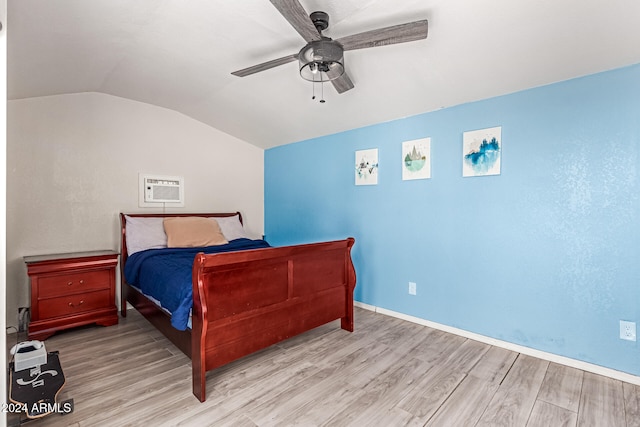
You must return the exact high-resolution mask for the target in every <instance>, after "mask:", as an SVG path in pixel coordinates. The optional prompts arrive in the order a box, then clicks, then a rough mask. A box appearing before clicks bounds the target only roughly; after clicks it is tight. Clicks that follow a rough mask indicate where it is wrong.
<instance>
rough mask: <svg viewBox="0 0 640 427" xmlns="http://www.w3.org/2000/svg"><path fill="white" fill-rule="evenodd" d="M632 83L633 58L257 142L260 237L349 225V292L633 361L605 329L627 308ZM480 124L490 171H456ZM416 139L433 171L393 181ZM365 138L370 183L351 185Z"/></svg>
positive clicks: (583, 354) (632, 254)
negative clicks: (496, 156)
mask: <svg viewBox="0 0 640 427" xmlns="http://www.w3.org/2000/svg"><path fill="white" fill-rule="evenodd" d="M639 81H640V65H636V66H632V67H627V68H623V69H618V70H613V71H610V72H606V73H601V74H597V75H592V76H587V77H583V78H579V79H574V80H570V81H566V82H562V83H558V84H554V85H550V86H545V87H541V88H536V89H532V90H528V91H524V92H519V93H515V94H512V95H508V96H502V97H498V98H493V99H489V100H485V101H480V102H476V103H471V104H466V105H462V106H457V107H452V108H446V109H442V110H439V111H436V112H431V113H426V114H423V115H419V116H414V117H410V118H406V119H401V120H396V121H392V122H389V123H382V124H379V125H375V126H370V127H366V128H362V129H356V130H353V131H349V132H344V133H340V134H336V135H331V136H327V137H323V138H318V139H316V140H310V141H303V142H299V143H296V144H291V145H287V146H282V147H278V148H273V149H270V150H267V151H266V152H265V229H266V234H267V239H268V240H270V242H271V243H275V244H287V243H298V242H305V241H316V240H324V239H331V238H338V237H340V238H341V237H344V236H354V237H355V238H356V246H355V249H354V259H355V263H356V269H357V274H358V285H357V288H356V299H357V300H359V301H362V302H364V303H367V304H372V305H375V306H380V307H384V308H387V309H390V310H394V311H397V312H401V313H405V314H408V315H412V316H416V317H420V318H423V319H428V320H431V321H435V322H438V323H441V324H445V325H450V326H453V327H457V328H461V329H464V330H468V331H471V332H475V333H479V334H482V335H485V336H489V337H494V338H498V339H501V340H504V341H508V342H513V343H516V344H520V345H524V346H528V347H532V348H535V349H539V350H542V351H547V352H551V353H555V354H558V355H562V356H567V357H570V358H574V359H578V360H583V361H586V362H590V363H594V364H598V365H602V366H606V367H609V368H613V369H617V370H620V371H624V372H628V373H631V374H635V375H640V357H639V354H638V345H637V343H635V342H629V341H622V340H620V339H619V338H618V332H619V323H618V322H619V320H621V319H622V320H632V321H640V308H639V305H638V304H639V302H640V267H639V265H640V245H639V244H638V242H640V227H638V225H639V224H640V200H639V196H638V194H639V193H640V177H639V166H640V122H639V120H640V85H639V84H638V82H639ZM424 96H428V93H425V94H424ZM354 114H357V113H356V112H354ZM494 126H502V139H503V152H502V172H501V174H500V175H499V176H488V177H474V178H463V177H462V134H463V132H464V131H469V130H476V129H483V128H489V127H494ZM422 137H431V155H432V160H431V172H432V178H431V179H428V180H418V181H402V178H401V176H402V175H401V172H402V170H401V161H402V152H401V143H402V142H403V141H406V140H411V139H418V138H422ZM368 148H378V149H379V165H380V169H379V184H378V185H377V186H355V185H354V152H355V150H361V149H368ZM409 281H413V282H416V283H417V293H418V294H417V295H416V296H410V295H408V292H407V289H408V282H409Z"/></svg>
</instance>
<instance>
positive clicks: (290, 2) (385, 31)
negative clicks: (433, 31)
mask: <svg viewBox="0 0 640 427" xmlns="http://www.w3.org/2000/svg"><path fill="white" fill-rule="evenodd" d="M270 1H271V3H272V4H273V5H274V6H275V7H276V9H278V11H279V12H280V13H281V14H282V16H284V18H285V19H286V20H287V21H289V23H290V24H291V25H292V26H293V28H294V29H295V30H296V31H297V32H298V33H299V34H300V35H301V36H302V38H304V39H305V41H306V42H307V44H306V45H305V46H304V47H303V48H302V49H301V50H300V52H298V53H294V54H292V55H288V56H285V57H283V58H278V59H274V60H271V61H267V62H264V63H262V64H258V65H254V66H252V67H248V68H244V69H242V70H238V71H234V72H233V73H231V74H233V75H235V76H239V77H245V76H248V75H251V74H255V73H258V72H260V71H265V70H268V69H270V68H273V67H277V66H279V65H283V64H287V63H289V62H293V61H296V60H298V62H299V70H300V75H301V76H302V78H304V79H305V80H309V81H312V82H321V83H324V82H326V81H331V83H332V84H333V86H334V87H335V89H336V90H337V91H338V93H343V92H346V91H348V90H349V89H353V82H352V81H351V79H350V78H349V75H348V74H347V73H346V71H345V67H344V51H346V50H355V49H364V48H368V47H376V46H384V45H389V44H396V43H405V42H410V41H415V40H421V39H425V38H427V31H428V24H427V20H426V19H424V20H421V21H415V22H409V23H406V24H400V25H393V26H391V27H385V28H379V29H376V30H371V31H365V32H363V33H359V34H353V35H351V36H346V37H341V38H339V39H336V40H332V39H331V38H329V37H325V36H323V35H322V31H324V30H326V29H327V28H328V27H329V15H327V14H326V13H325V12H313V13H311V14H310V15H309V14H307V12H306V11H305V10H304V7H302V5H301V4H300V2H299V1H298V0H270ZM321 102H322V101H321Z"/></svg>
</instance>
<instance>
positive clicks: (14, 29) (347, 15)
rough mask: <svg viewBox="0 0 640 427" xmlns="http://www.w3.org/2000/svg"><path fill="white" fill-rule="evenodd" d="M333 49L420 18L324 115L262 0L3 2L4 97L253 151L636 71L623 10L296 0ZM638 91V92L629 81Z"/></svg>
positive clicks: (357, 60)
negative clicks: (323, 22)
mask: <svg viewBox="0 0 640 427" xmlns="http://www.w3.org/2000/svg"><path fill="white" fill-rule="evenodd" d="M300 2H301V4H302V5H303V6H304V8H305V9H306V10H307V12H312V11H315V10H323V11H325V12H327V13H329V15H330V17H331V22H330V27H329V29H328V30H327V31H325V35H328V36H330V37H333V38H339V37H342V36H346V35H350V34H354V33H359V32H362V31H366V30H370V29H375V28H379V27H384V26H389V25H394V24H400V23H404V22H410V21H415V20H419V19H425V18H426V19H428V20H429V36H428V37H427V39H426V40H421V41H415V42H410V43H405V44H399V45H391V46H384V47H376V48H372V49H363V50H357V51H349V52H345V66H346V69H347V71H348V73H349V76H350V77H351V79H352V81H353V82H354V84H355V88H354V89H352V90H350V91H348V92H345V93H344V94H341V95H338V94H337V93H336V92H335V90H334V89H333V87H332V86H331V85H325V87H324V98H325V99H326V101H327V102H326V103H325V104H320V103H318V99H316V100H315V101H313V100H312V99H311V95H312V84H311V83H309V82H307V81H304V80H303V79H302V78H301V77H300V76H299V74H298V70H297V62H291V63H289V64H286V65H282V66H279V67H276V68H273V69H270V70H267V71H264V72H261V73H258V74H254V75H251V76H248V77H244V78H240V77H236V76H232V75H231V74H230V73H231V72H232V71H235V70H238V69H241V68H245V67H248V66H252V65H256V64H258V63H261V62H265V61H268V60H271V59H275V58H279V57H282V56H286V55H290V54H293V53H297V52H298V50H299V49H300V48H301V47H302V46H303V45H304V41H303V39H302V38H301V37H300V35H299V34H298V33H297V32H296V31H295V30H294V29H293V28H292V27H291V26H290V25H289V23H288V22H287V21H286V20H285V19H284V18H283V17H282V16H281V15H280V14H279V13H278V11H277V10H276V8H275V7H274V6H273V5H272V4H271V3H270V2H269V0H236V1H231V0H135V1H132V0H10V1H9V2H8V79H9V82H8V84H9V89H8V92H9V98H10V99H20V98H28V97H37V96H47V95H55V94H66V93H78V92H102V93H107V94H111V95H115V96H119V97H124V98H129V99H133V100H136V101H141V102H146V103H149V104H155V105H158V106H161V107H166V108H169V109H172V110H175V111H179V112H181V113H183V114H185V115H187V116H190V117H192V118H194V119H197V120H199V121H202V122H204V123H207V124H209V125H211V126H213V127H215V128H217V129H219V130H222V131H224V132H226V133H229V134H231V135H233V136H236V137H238V138H240V139H243V140H245V141H247V142H250V143H252V144H254V145H257V146H259V147H263V148H269V147H273V146H277V145H282V144H286V143H290V142H295V141H300V140H304V139H308V138H313V137H317V136H322V135H327V134H331V133H336V132H340V131H344V130H348V129H353V128H357V127H361V126H365V125H369V124H373V123H379V122H383V121H389V120H393V119H397V118H401V117H406V116H410V115H414V114H419V113H423V112H427V111H433V110H436V109H439V108H443V107H450V106H452V105H457V104H461V103H466V102H470V101H475V100H479V99H484V98H489V97H492V96H496V95H501V94H506V93H511V92H516V91H519V90H522V89H526V88H531V87H535V86H541V85H545V84H549V83H553V82H557V81H562V80H566V79H570V78H572V77H576V76H582V75H587V74H592V73H596V72H600V71H604V70H609V69H613V68H618V67H621V66H625V65H630V64H635V63H640V24H639V21H640V1H637V0H560V1H559V0H520V1H514V0H484V1H478V0H300ZM639 85H640V83H639Z"/></svg>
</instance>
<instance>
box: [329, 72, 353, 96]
mask: <svg viewBox="0 0 640 427" xmlns="http://www.w3.org/2000/svg"><path fill="white" fill-rule="evenodd" d="M331 83H333V87H334V88H335V89H336V91H337V92H338V93H343V92H346V91H348V90H350V89H353V82H352V81H351V79H350V78H349V75H348V74H347V73H346V71H345V72H344V73H343V74H342V75H341V76H340V77H338V78H337V79H334V80H331Z"/></svg>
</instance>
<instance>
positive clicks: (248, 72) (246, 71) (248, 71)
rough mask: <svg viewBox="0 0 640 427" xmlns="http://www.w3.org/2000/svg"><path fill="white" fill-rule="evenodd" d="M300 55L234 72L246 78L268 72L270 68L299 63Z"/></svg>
mask: <svg viewBox="0 0 640 427" xmlns="http://www.w3.org/2000/svg"><path fill="white" fill-rule="evenodd" d="M297 60H298V54H297V53H295V54H293V55H289V56H285V57H283V58H278V59H273V60H271V61H267V62H263V63H262V64H258V65H254V66H253V67H248V68H243V69H242V70H238V71H234V72H233V73H231V74H233V75H234V76H238V77H245V76H249V75H251V74H255V73H259V72H260V71H264V70H268V69H269V68H273V67H277V66H278V65H283V64H287V63H289V62H293V61H297Z"/></svg>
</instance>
